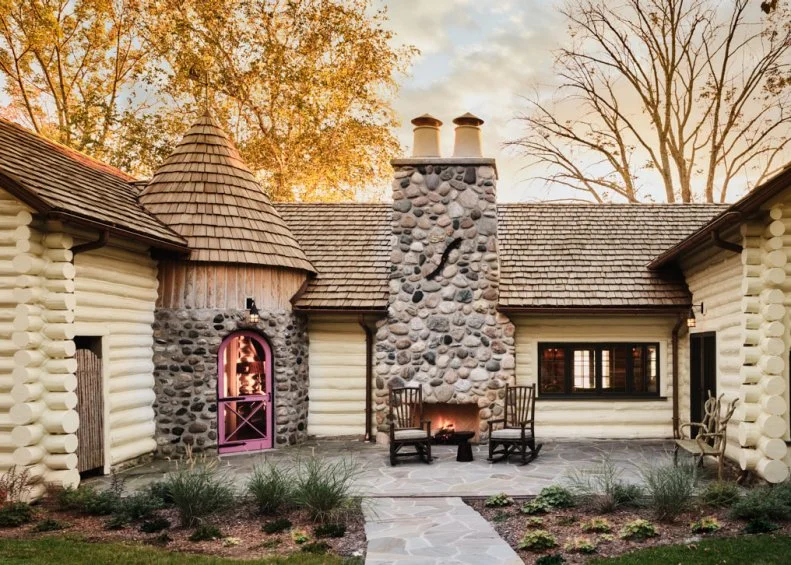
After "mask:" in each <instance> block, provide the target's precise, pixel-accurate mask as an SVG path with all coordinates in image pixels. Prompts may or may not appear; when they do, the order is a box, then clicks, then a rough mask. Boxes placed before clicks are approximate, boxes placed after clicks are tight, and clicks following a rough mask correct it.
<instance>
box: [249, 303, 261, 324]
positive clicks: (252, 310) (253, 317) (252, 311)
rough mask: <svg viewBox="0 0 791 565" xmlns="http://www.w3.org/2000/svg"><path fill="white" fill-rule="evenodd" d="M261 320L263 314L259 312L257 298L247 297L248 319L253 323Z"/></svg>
mask: <svg viewBox="0 0 791 565" xmlns="http://www.w3.org/2000/svg"><path fill="white" fill-rule="evenodd" d="M260 320H261V315H260V314H259V313H258V308H257V307H256V305H255V298H248V299H247V321H248V322H250V323H251V324H257V323H258V322H259V321H260Z"/></svg>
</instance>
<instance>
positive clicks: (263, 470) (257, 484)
mask: <svg viewBox="0 0 791 565" xmlns="http://www.w3.org/2000/svg"><path fill="white" fill-rule="evenodd" d="M247 491H248V492H249V493H250V495H251V496H252V497H253V500H255V503H256V504H257V505H258V511H259V512H261V514H274V513H275V512H277V511H278V510H279V509H280V508H282V507H284V506H287V505H289V504H290V503H291V502H292V499H293V496H294V479H293V478H292V477H291V475H290V474H289V473H288V472H286V471H283V470H281V469H279V468H278V467H276V466H275V465H272V464H271V463H266V464H264V465H256V466H255V467H253V474H252V475H251V476H250V480H249V481H248V483H247Z"/></svg>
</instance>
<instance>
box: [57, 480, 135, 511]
mask: <svg viewBox="0 0 791 565" xmlns="http://www.w3.org/2000/svg"><path fill="white" fill-rule="evenodd" d="M55 502H56V503H57V505H58V507H60V508H62V509H63V510H74V511H77V512H80V513H81V514H89V515H91V516H109V515H110V514H114V513H116V512H118V510H119V509H120V508H121V496H120V495H119V494H118V492H117V490H114V489H113V488H112V487H111V488H109V489H107V490H102V491H98V490H96V489H95V488H93V487H92V486H81V487H79V488H76V489H75V488H72V487H66V488H64V489H61V490H60V491H59V492H58V493H57V494H56V496H55Z"/></svg>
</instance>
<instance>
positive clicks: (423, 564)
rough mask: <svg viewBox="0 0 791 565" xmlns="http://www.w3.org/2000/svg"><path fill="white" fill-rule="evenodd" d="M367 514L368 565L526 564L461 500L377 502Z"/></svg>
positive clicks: (409, 499)
mask: <svg viewBox="0 0 791 565" xmlns="http://www.w3.org/2000/svg"><path fill="white" fill-rule="evenodd" d="M364 511H365V534H366V536H367V538H368V552H367V555H366V559H365V563H366V565H384V564H385V563H394V564H404V565H406V564H409V565H418V564H420V565H433V564H437V565H440V564H442V565H444V564H446V563H448V564H450V563H467V564H474V565H481V564H486V565H505V564H509V565H510V564H521V563H522V560H521V559H520V558H519V556H518V555H517V554H516V552H515V551H514V550H513V549H511V547H510V546H509V545H508V544H507V543H506V542H505V541H503V539H502V538H501V537H500V536H499V535H497V532H495V531H494V528H492V526H491V525H490V524H489V523H488V522H487V521H486V520H484V518H483V517H482V516H481V515H480V514H478V513H477V512H476V511H475V510H473V509H472V508H470V507H469V506H467V505H466V504H464V502H462V500H461V498H376V499H371V500H370V501H369V503H368V504H366V505H365V506H364Z"/></svg>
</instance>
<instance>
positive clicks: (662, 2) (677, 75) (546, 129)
mask: <svg viewBox="0 0 791 565" xmlns="http://www.w3.org/2000/svg"><path fill="white" fill-rule="evenodd" d="M762 10H763V12H766V14H764V13H763V12H762ZM563 14H564V15H565V18H566V20H567V23H568V30H569V37H568V40H567V46H565V47H564V48H562V49H560V51H559V52H558V54H557V58H556V63H555V69H554V71H555V73H554V74H555V75H556V76H557V77H558V80H559V84H558V86H557V87H556V88H554V89H553V90H552V91H551V92H552V94H551V95H550V96H546V95H543V96H542V95H541V94H537V95H535V96H532V97H530V98H528V99H527V108H526V110H525V112H524V114H522V115H521V116H520V117H519V118H520V119H521V120H522V122H523V124H524V130H525V134H524V136H523V137H522V138H520V139H517V140H515V141H513V142H512V144H513V145H515V146H516V147H518V148H519V149H521V150H522V151H523V152H524V153H525V154H526V155H528V156H529V157H530V158H531V159H532V161H531V162H532V163H533V164H536V165H538V166H540V167H541V170H543V171H546V173H545V174H542V175H540V177H539V178H540V180H543V181H545V182H547V183H549V185H550V187H565V188H566V189H568V188H570V189H573V191H574V192H572V193H573V194H579V195H580V198H582V199H587V200H594V201H597V202H602V201H607V200H626V201H629V202H635V201H639V200H644V199H646V198H647V197H648V190H649V188H650V186H651V184H652V183H653V185H654V186H658V187H661V188H662V189H664V190H663V192H664V198H665V199H666V200H667V201H668V202H676V201H680V202H693V201H701V200H702V201H706V202H714V201H720V202H723V201H725V200H726V199H727V198H728V190H729V189H730V188H731V187H732V186H733V185H734V184H736V185H741V186H744V185H750V184H753V185H754V184H756V183H759V182H761V181H762V180H763V179H765V178H766V177H767V176H768V175H770V174H771V173H772V171H773V170H774V169H776V168H777V167H778V166H779V165H780V164H781V163H782V162H783V161H785V160H788V159H789V152H788V151H787V149H788V143H789V133H791V67H790V66H789V63H790V58H791V25H790V24H789V22H791V19H789V16H791V13H790V11H789V6H788V3H787V2H786V1H784V0H779V1H778V0H774V1H772V2H763V3H761V2H758V1H754V0H732V1H728V2H717V1H715V0H623V1H621V2H608V1H600V0H570V2H569V3H568V4H566V6H565V8H564V9H563ZM741 186H740V187H741ZM567 192H568V191H567Z"/></svg>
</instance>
